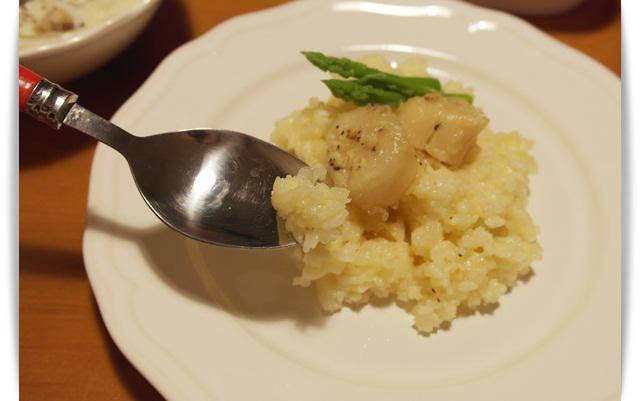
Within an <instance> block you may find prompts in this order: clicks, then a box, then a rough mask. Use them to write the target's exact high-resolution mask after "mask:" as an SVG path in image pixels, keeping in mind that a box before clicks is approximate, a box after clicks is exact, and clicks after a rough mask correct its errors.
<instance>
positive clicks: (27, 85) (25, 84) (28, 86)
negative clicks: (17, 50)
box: [18, 64, 42, 111]
mask: <svg viewBox="0 0 640 401" xmlns="http://www.w3.org/2000/svg"><path fill="white" fill-rule="evenodd" d="M40 81H42V77H41V76H40V75H38V74H36V73H35V72H33V71H31V70H30V69H28V68H27V67H25V66H23V65H22V64H20V69H19V72H18V85H19V86H20V100H19V102H20V103H19V108H20V109H19V110H20V111H24V110H25V109H26V107H27V100H29V97H31V94H32V93H33V90H34V89H35V87H36V85H38V83H39V82H40Z"/></svg>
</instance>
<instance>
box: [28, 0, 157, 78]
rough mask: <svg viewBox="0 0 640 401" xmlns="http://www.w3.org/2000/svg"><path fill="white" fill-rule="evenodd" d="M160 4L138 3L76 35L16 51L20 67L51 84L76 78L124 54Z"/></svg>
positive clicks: (142, 0)
mask: <svg viewBox="0 0 640 401" xmlns="http://www.w3.org/2000/svg"><path fill="white" fill-rule="evenodd" d="M159 5H160V0H140V2H139V3H138V4H136V5H135V6H133V7H132V8H131V9H129V11H127V12H125V13H123V14H120V15H117V16H115V17H113V18H110V19H108V20H106V21H104V22H102V23H101V24H99V25H96V26H94V27H91V28H88V29H83V30H79V31H78V32H77V33H76V34H71V35H62V36H60V38H59V39H58V40H55V39H54V40H53V41H51V42H49V43H46V44H44V45H41V46H38V47H35V48H29V49H24V50H20V63H21V64H23V65H25V66H27V67H29V68H31V69H32V70H34V71H36V72H37V73H38V74H40V75H42V76H44V77H46V78H47V79H49V80H51V81H55V82H65V81H69V80H72V79H75V78H78V77H80V76H81V75H84V74H86V73H88V72H90V71H92V70H93V69H95V68H98V67H100V66H101V65H103V64H104V63H106V62H107V61H109V60H110V59H111V58H113V57H114V56H116V55H117V54H118V53H119V52H121V51H122V50H124V49H125V48H126V47H127V46H128V45H129V44H130V43H131V42H132V41H133V40H134V39H135V38H136V37H137V36H138V34H139V33H140V32H142V30H143V29H144V27H146V25H147V23H148V22H149V21H150V20H151V17H153V15H154V13H155V11H156V10H157V9H158V6H159Z"/></svg>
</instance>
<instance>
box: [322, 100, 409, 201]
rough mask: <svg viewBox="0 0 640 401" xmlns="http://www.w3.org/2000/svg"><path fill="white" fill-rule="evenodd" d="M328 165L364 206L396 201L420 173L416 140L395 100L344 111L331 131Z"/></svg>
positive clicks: (338, 182)
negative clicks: (411, 138) (400, 116)
mask: <svg viewBox="0 0 640 401" xmlns="http://www.w3.org/2000/svg"><path fill="white" fill-rule="evenodd" d="M327 144H328V150H329V151H328V160H327V164H328V165H327V170H328V171H329V176H330V177H331V180H332V181H333V184H334V185H336V186H341V187H345V188H347V189H349V191H350V197H351V199H352V201H353V204H355V205H357V206H360V207H361V208H363V209H371V208H376V207H387V206H391V205H393V204H395V203H396V202H397V201H398V200H399V199H400V197H401V196H402V195H403V194H404V192H405V191H406V190H407V188H408V187H409V185H410V184H411V182H412V181H413V179H414V178H415V175H416V160H415V157H414V150H413V145H412V144H411V142H410V141H409V138H408V137H407V135H406V134H405V132H404V130H403V129H402V126H401V125H400V121H399V120H398V117H397V116H396V115H395V114H394V112H393V110H392V109H391V108H390V107H389V106H384V105H368V106H364V107H359V108H357V109H354V110H351V111H348V112H345V113H342V114H340V115H339V116H338V117H337V119H336V121H335V124H334V126H333V128H332V130H331V131H330V133H329V134H328V136H327Z"/></svg>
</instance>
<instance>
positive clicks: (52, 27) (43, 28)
mask: <svg viewBox="0 0 640 401" xmlns="http://www.w3.org/2000/svg"><path fill="white" fill-rule="evenodd" d="M141 1H142V0H28V1H26V2H24V3H23V4H21V5H20V50H24V49H29V48H34V47H38V46H42V45H45V44H48V43H52V42H56V41H58V40H60V39H61V38H63V37H64V36H67V35H74V34H76V33H77V32H78V31H79V30H82V29H87V28H91V27H94V26H96V25H99V24H101V23H103V22H104V21H106V20H108V19H110V18H113V17H115V16H117V15H120V14H123V13H125V12H127V11H128V10H130V9H131V8H132V7H134V6H135V5H136V4H138V3H141Z"/></svg>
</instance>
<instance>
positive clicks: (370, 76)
mask: <svg viewBox="0 0 640 401" xmlns="http://www.w3.org/2000/svg"><path fill="white" fill-rule="evenodd" d="M302 54H303V55H304V56H305V57H306V58H307V60H309V62H311V64H313V65H315V66H316V67H318V68H320V69H321V70H323V71H328V72H332V73H335V74H338V75H340V76H342V77H344V78H355V79H351V80H347V81H343V80H335V79H331V80H326V81H323V82H324V83H325V84H326V85H327V86H328V87H329V89H330V90H331V93H333V95H334V96H336V97H339V98H341V99H344V100H347V101H351V102H353V103H355V104H357V105H363V104H366V103H385V104H394V105H397V104H399V103H400V102H403V101H405V100H407V99H408V98H410V97H413V96H424V95H426V94H427V93H429V92H434V91H435V92H442V87H441V86H440V81H438V80H437V79H435V78H427V77H403V76H400V75H396V74H391V73H387V72H383V71H380V70H377V69H375V68H371V67H368V66H367V65H365V64H363V63H359V62H357V61H353V60H349V59H348V58H344V57H341V58H338V57H330V56H326V55H324V54H322V53H319V52H309V51H303V52H302ZM345 82H348V83H345ZM444 95H446V96H456V97H460V98H462V99H464V100H465V101H467V102H469V103H473V96H471V95H467V94H462V93H444ZM365 99H366V100H365Z"/></svg>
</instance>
